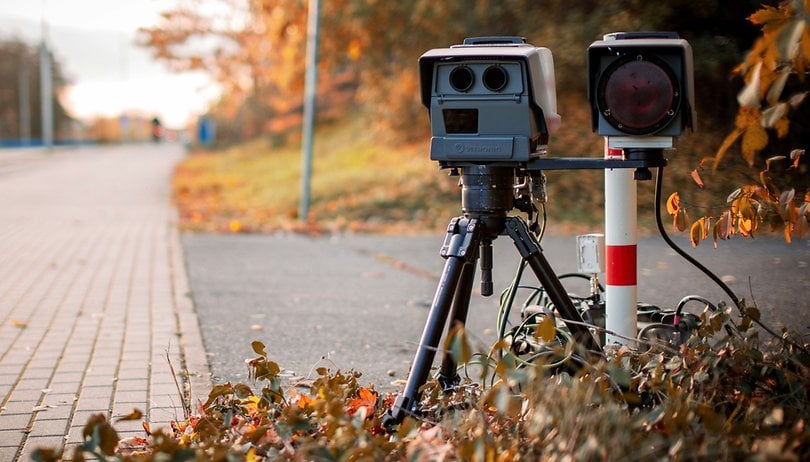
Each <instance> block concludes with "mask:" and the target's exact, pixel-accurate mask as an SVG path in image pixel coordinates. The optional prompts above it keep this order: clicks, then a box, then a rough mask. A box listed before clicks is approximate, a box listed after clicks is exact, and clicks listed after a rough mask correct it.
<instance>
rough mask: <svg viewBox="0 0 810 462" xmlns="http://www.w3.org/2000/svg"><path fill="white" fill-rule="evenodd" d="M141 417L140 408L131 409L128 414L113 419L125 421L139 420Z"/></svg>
mask: <svg viewBox="0 0 810 462" xmlns="http://www.w3.org/2000/svg"><path fill="white" fill-rule="evenodd" d="M142 417H143V412H141V410H140V409H133V410H132V411H130V413H129V414H127V415H125V416H121V417H119V418H117V419H115V421H116V422H125V421H129V420H139V419H141V418H142Z"/></svg>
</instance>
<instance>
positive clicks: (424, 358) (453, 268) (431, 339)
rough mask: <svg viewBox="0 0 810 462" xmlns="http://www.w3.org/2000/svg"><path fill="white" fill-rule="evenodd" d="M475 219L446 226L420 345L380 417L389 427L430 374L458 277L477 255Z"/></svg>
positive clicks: (410, 408) (411, 407)
mask: <svg viewBox="0 0 810 462" xmlns="http://www.w3.org/2000/svg"><path fill="white" fill-rule="evenodd" d="M477 235H478V233H477V231H476V222H475V220H467V219H462V218H455V219H453V221H452V222H451V223H450V226H449V227H448V230H447V237H446V238H445V243H444V245H443V246H442V251H441V254H442V257H445V258H446V259H447V261H445V263H444V270H443V271H442V276H441V279H440V280H439V285H438V287H437V288H436V294H435V295H434V297H433V303H432V304H431V307H430V313H429V314H428V319H427V322H426V323H425V328H424V330H423V331H422V337H421V338H420V340H419V347H418V349H417V350H416V356H415V357H414V359H413V364H412V365H411V373H410V375H409V376H408V381H407V382H406V384H405V391H403V392H402V394H401V395H400V396H398V397H397V399H396V401H395V402H394V405H393V406H391V409H389V410H388V412H387V413H386V415H385V417H384V418H383V422H382V423H383V425H384V426H385V427H391V426H393V425H397V424H398V423H400V422H402V419H404V418H405V415H406V414H410V413H414V412H415V411H416V407H417V404H418V403H419V388H421V387H422V385H424V384H425V382H426V381H427V378H428V375H429V374H430V366H431V365H432V364H433V359H434V357H435V355H436V350H438V347H439V340H441V335H442V329H443V327H444V325H445V323H446V322H447V316H448V314H449V313H450V307H451V302H452V301H453V299H454V296H455V293H456V290H457V287H458V285H459V280H460V279H461V275H462V272H463V270H464V267H465V266H472V265H470V264H469V260H470V259H471V258H474V257H475V255H476V253H475V252H476V248H477V247H476V246H477V245H478V239H477Z"/></svg>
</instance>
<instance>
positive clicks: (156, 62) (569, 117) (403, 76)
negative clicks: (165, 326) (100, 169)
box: [0, 0, 808, 230]
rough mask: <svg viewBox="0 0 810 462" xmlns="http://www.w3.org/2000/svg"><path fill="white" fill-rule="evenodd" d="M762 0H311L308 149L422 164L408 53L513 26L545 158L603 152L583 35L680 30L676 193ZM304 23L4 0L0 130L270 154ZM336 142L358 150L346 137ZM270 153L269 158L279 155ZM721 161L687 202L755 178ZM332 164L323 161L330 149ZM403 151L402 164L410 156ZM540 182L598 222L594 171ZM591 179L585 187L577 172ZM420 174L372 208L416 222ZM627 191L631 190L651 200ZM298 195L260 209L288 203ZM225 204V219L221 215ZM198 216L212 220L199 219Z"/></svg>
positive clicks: (297, 77) (714, 123) (253, 14)
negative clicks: (552, 106)
mask: <svg viewBox="0 0 810 462" xmlns="http://www.w3.org/2000/svg"><path fill="white" fill-rule="evenodd" d="M764 3H765V4H772V5H775V4H776V3H777V2H764ZM762 5H763V2H762V1H760V0H737V1H735V2H728V1H721V0H705V1H701V2H695V1H690V0H659V1H656V2H649V1H644V0H623V1H605V0H599V1H596V0H544V1H542V2H538V1H535V0H475V1H470V0H446V1H441V2H436V1H435V0H398V1H390V0H330V1H322V2H321V7H320V41H319V61H318V69H319V81H318V102H317V109H318V110H317V123H318V127H319V129H318V138H319V139H322V140H323V139H326V140H327V141H322V142H321V151H324V150H325V149H324V148H323V144H324V143H326V142H328V143H329V144H330V145H331V146H330V148H329V149H328V150H332V151H334V150H339V149H340V148H341V146H340V145H339V144H340V142H343V143H344V144H347V143H348V144H351V143H356V142H357V140H358V139H363V140H368V143H369V145H368V146H374V147H375V148H374V149H376V150H377V151H386V152H395V151H397V150H404V151H402V152H399V154H398V155H399V156H400V157H399V158H400V159H403V157H404V156H414V155H416V156H418V160H419V162H421V163H424V164H428V162H427V161H426V149H425V140H426V139H427V138H428V137H429V123H428V120H427V113H426V109H425V108H424V107H422V106H421V104H420V102H419V95H418V76H417V66H416V63H417V59H418V57H419V56H420V55H421V54H422V53H423V52H424V51H426V50H428V49H430V48H436V47H444V46H448V45H451V44H455V43H460V42H461V41H462V40H463V39H464V38H465V37H467V36H486V35H518V36H524V37H526V39H527V40H528V42H529V43H532V44H534V45H537V46H545V47H547V48H549V49H551V51H552V53H553V55H554V60H555V71H556V77H557V99H558V106H559V113H560V114H561V115H562V117H563V119H562V120H563V126H562V129H561V130H560V131H559V132H558V133H557V134H555V135H554V136H553V137H552V139H551V142H550V146H551V152H552V154H555V155H565V156H577V155H582V156H594V155H596V156H599V155H601V152H602V140H601V139H600V138H599V137H597V136H596V135H594V134H593V133H592V132H591V128H590V114H589V106H588V102H587V98H586V61H585V56H586V50H587V47H588V45H589V44H590V43H591V42H593V41H594V40H598V39H600V38H601V37H602V35H603V34H605V33H609V32H616V31H645V30H666V31H676V32H678V33H679V34H680V35H681V37H683V38H685V39H687V40H688V41H689V42H690V43H691V45H692V48H693V50H694V57H695V84H696V89H695V92H696V101H697V112H698V121H697V122H698V123H697V127H696V133H695V134H694V135H690V136H685V137H683V138H682V139H681V140H679V142H678V146H677V148H678V150H677V154H675V155H673V156H671V157H670V164H671V165H672V166H673V167H674V168H673V170H674V171H675V172H679V173H678V174H677V175H676V176H675V177H674V178H673V179H672V182H670V183H668V185H669V186H670V187H672V188H674V189H682V188H684V187H685V186H686V185H687V184H690V185H691V184H692V180H691V179H690V177H689V172H690V171H692V170H693V169H695V166H696V165H697V164H698V163H699V162H700V159H702V158H704V157H707V156H712V155H714V153H715V152H716V151H717V148H718V146H719V145H720V144H721V143H722V140H723V138H724V137H725V136H726V135H727V134H728V133H729V132H730V131H731V130H732V129H733V128H734V118H735V116H736V112H737V107H738V106H737V102H736V94H737V92H738V91H739V90H740V88H741V86H742V79H741V78H740V77H738V76H737V77H732V70H733V69H734V68H735V66H737V65H738V64H739V63H740V62H742V61H743V60H744V57H745V55H746V52H747V51H748V50H749V49H750V47H751V45H752V43H753V42H754V40H755V39H756V38H757V36H758V35H759V34H760V31H759V29H758V28H757V27H755V26H754V25H752V24H751V23H750V22H749V21H748V19H747V18H748V16H750V15H751V14H752V13H753V12H754V11H756V10H757V9H759V8H760V7H761V6H762ZM306 21H307V2H306V0H162V1H157V0H128V1H124V0H40V1H31V2H19V1H15V0H0V77H1V78H0V144H2V145H4V146H20V145H23V146H24V145H37V144H40V145H41V144H42V143H43V138H45V139H47V138H48V137H49V134H48V133H47V127H46V131H45V132H43V123H42V120H43V117H44V118H45V119H46V120H48V119H49V118H52V119H53V127H54V128H53V135H52V136H53V139H54V142H55V143H56V144H68V143H81V142H94V143H95V142H122V141H145V140H148V139H151V137H152V136H153V135H154V134H155V133H154V130H153V129H154V128H155V126H157V125H159V127H160V129H161V132H160V138H161V139H177V140H182V141H184V142H186V143H188V144H189V145H191V146H194V147H198V148H205V149H209V150H210V149H219V150H222V149H225V148H229V147H234V146H248V148H246V149H245V150H246V151H249V152H253V153H261V154H262V155H264V154H272V153H273V152H281V148H282V147H285V146H295V145H297V144H298V143H300V141H301V138H300V137H301V135H300V133H301V122H302V105H303V90H304V72H305V59H304V56H305V45H306V35H307V26H306ZM43 76H44V79H43ZM43 80H46V81H47V83H43ZM49 87H50V89H51V90H50V91H49V90H48V88H49ZM43 95H44V96H43ZM43 100H46V101H48V102H49V103H48V104H50V106H49V107H51V108H52V116H49V115H48V114H47V110H46V109H45V106H48V104H43ZM807 106H808V105H807V104H804V109H805V110H806V107H807ZM798 120H801V118H800V117H799V118H798ZM158 122H159V124H158ZM45 125H46V126H47V125H48V124H45ZM798 128H799V130H798V131H799V133H804V134H806V133H807V130H804V131H802V130H801V128H802V127H801V126H799V127H798ZM325 131H326V133H327V134H324V133H325ZM330 134H331V135H330ZM341 134H342V135H341ZM324 136H325V137H326V138H324ZM341 136H342V138H341ZM802 136H804V135H802ZM794 141H795V140H791V139H787V140H783V143H784V144H786V145H788V144H789V143H791V142H794ZM246 143H254V144H247V145H246ZM368 146H366V148H368ZM317 147H318V146H317V145H316V148H317ZM347 149H348V150H349V151H351V152H352V153H354V154H357V153H358V152H360V151H363V150H362V149H359V148H358V147H357V146H356V145H351V146H350V148H347ZM245 150H243V154H244V151H245ZM370 150H371V148H368V149H366V151H368V152H366V151H364V152H363V153H362V156H361V157H363V159H365V160H362V162H361V161H360V160H356V159H355V160H354V161H353V162H355V163H356V162H361V163H363V165H364V166H365V167H368V168H373V167H377V168H379V169H384V168H389V167H393V168H398V164H396V163H393V164H389V163H386V162H385V161H383V160H380V161H378V162H377V163H376V165H375V163H374V162H371V161H370V160H369V159H371V158H373V156H374V155H379V154H372V153H371V152H370ZM257 155H258V154H257ZM317 155H318V153H316V156H317ZM324 155H325V154H324ZM347 155H348V154H347ZM768 155H770V153H769V152H768V151H765V152H763V153H762V154H761V156H760V157H762V158H763V159H764V158H766V157H767V156H768ZM243 157H244V156H243ZM344 157H345V156H344ZM381 158H382V157H381ZM278 159H279V162H282V160H281V159H282V156H281V155H280V154H279V157H278ZM726 159H727V160H724V173H723V175H722V177H721V178H717V179H715V180H714V181H707V187H706V189H707V190H709V192H708V193H701V194H702V195H699V197H693V198H685V199H684V201H685V203H688V202H689V201H692V203H694V204H695V205H696V206H699V207H709V208H710V207H713V203H714V202H715V199H716V196H717V195H718V194H719V195H721V196H722V199H724V198H725V195H726V194H728V192H730V191H729V190H726V189H725V188H728V187H731V186H732V185H739V184H740V183H741V182H745V181H749V180H755V179H756V178H757V175H758V170H749V169H748V167H747V165H744V163H743V162H741V161H740V159H739V155H736V156H734V155H730V156H726ZM761 160H762V159H759V160H758V162H760V163H761ZM316 162H317V161H316ZM329 162H331V163H332V164H331V165H332V166H333V167H334V165H335V161H331V160H330V161H329ZM392 162H393V161H392ZM405 164H406V163H405V162H403V163H402V165H401V168H402V169H404V170H408V168H407V166H406V165H405ZM317 168H318V165H317V163H316V169H317ZM423 173H424V172H423ZM590 173H593V175H592V176H589V175H590ZM293 174H294V172H292V171H291V173H290V175H293ZM420 175H421V173H420ZM231 180H233V179H231ZM231 180H227V181H226V180H223V181H224V183H225V184H230V185H231V186H234V184H237V185H238V184H239V183H240V181H241V180H238V179H237V180H233V181H231ZM228 181H230V183H228ZM263 181H270V180H268V179H264V180H263ZM273 181H276V180H273ZM343 181H344V182H345V178H344V179H343ZM431 181H432V180H431ZM550 183H551V184H550V193H551V194H552V195H553V197H554V199H555V200H556V201H557V202H556V203H557V204H558V206H559V207H557V210H558V211H564V212H565V213H566V214H567V215H566V216H565V217H564V218H566V219H571V220H579V219H584V220H586V221H587V220H590V219H593V218H594V217H592V216H591V213H590V212H589V210H588V209H590V208H591V207H589V205H592V204H601V202H602V196H601V186H600V184H601V173H600V172H586V173H584V174H583V176H579V177H577V178H570V176H569V178H560V179H557V178H554V179H552V181H550ZM591 183H595V184H596V185H595V186H596V187H589V186H583V185H589V184H591ZM425 184H426V183H425V182H421V183H418V184H416V185H414V186H413V187H411V188H410V189H409V190H408V191H405V192H403V194H401V196H403V197H406V196H409V197H410V196H413V198H414V200H413V202H414V203H413V204H411V205H407V204H405V205H404V207H405V208H406V209H408V210H407V213H405V214H404V215H403V214H399V215H394V216H387V217H383V218H382V219H384V220H389V221H398V220H402V219H422V218H423V217H422V216H421V215H419V214H420V213H422V214H423V213H424V203H425V202H426V201H429V200H431V198H432V196H424V193H423V195H422V196H420V195H419V194H418V193H417V191H418V190H420V189H425ZM427 184H428V187H427V190H430V191H437V192H438V193H441V194H444V193H447V194H448V197H450V199H448V203H455V202H457V198H456V195H455V194H456V193H455V192H454V189H453V186H451V185H449V184H450V183H447V184H445V183H436V182H435V181H433V182H430V181H429V182H428V183H427ZM314 187H315V188H316V191H315V192H314V197H313V202H314V213H316V214H320V216H328V215H329V214H330V213H337V212H335V210H338V211H339V212H340V213H341V214H343V215H346V214H349V215H351V213H350V212H351V211H350V210H348V209H351V204H348V206H347V204H343V203H336V199H335V197H337V196H341V195H342V197H345V196H346V194H348V192H346V191H342V190H337V189H331V190H330V189H327V190H324V191H323V192H322V193H319V192H318V191H317V188H318V187H319V185H318V184H314ZM734 187H737V186H734ZM183 188H184V187H181V188H180V195H181V196H182V195H183V194H185V193H193V191H191V189H193V188H191V187H190V186H189V187H187V188H185V189H183ZM190 188H191V189H190ZM712 188H715V189H714V190H712ZM732 189H733V188H732ZM368 191H369V188H365V189H364V190H363V193H364V194H366V195H368ZM712 191H714V192H712ZM718 191H725V192H724V193H718ZM389 192H390V191H389ZM386 194H388V193H384V194H383V195H386ZM641 194H642V195H641V196H640V199H639V203H640V204H647V203H649V201H647V200H646V196H645V194H646V193H644V192H643V191H642V193H641ZM253 195H254V196H255V195H256V194H255V191H254V192H253ZM388 195H389V196H390V194H388ZM394 195H396V194H394ZM682 196H683V195H682ZM389 199H390V197H388V196H386V197H385V198H381V199H380V200H379V201H378V202H379V203H377V205H376V207H377V208H378V209H382V208H385V207H386V200H389ZM240 200H242V199H240ZM393 201H394V203H396V204H398V205H396V206H397V207H400V208H401V207H402V206H403V205H402V204H401V201H399V202H397V200H396V199H394V200H393ZM243 202H244V201H243ZM344 202H345V201H344ZM389 202H390V201H389ZM389 205H390V204H389ZM319 206H321V207H320V208H319ZM721 206H725V204H723V201H722V200H721V202H720V204H719V205H718V207H721ZM251 207H252V208H256V206H254V205H252V204H250V203H243V204H241V205H239V207H235V208H237V209H239V208H241V209H245V208H251ZM294 208H295V207H294V205H291V206H283V207H275V208H271V209H268V210H265V211H263V212H262V213H263V214H264V215H268V214H270V215H272V214H275V215H279V214H281V215H284V214H286V215H289V216H290V217H292V216H293V215H295V211H294ZM643 208H644V207H642V209H643ZM648 208H649V207H648ZM420 211H421V212H420ZM581 211H584V212H583V213H582V215H583V216H582V217H578V216H577V214H578V213H580V212H581ZM198 212H199V211H198ZM237 212H238V210H236V211H231V212H228V213H230V214H234V213H237ZM189 213H191V212H189ZM200 213H202V212H200ZM445 213H446V212H445V209H442V210H439V211H438V212H437V213H436V214H435V215H436V216H437V217H438V216H445ZM185 215H187V214H185V213H184V216H185ZM198 215H199V214H198ZM203 215H205V214H203ZM226 215H227V216H225V217H224V218H222V220H224V221H222V222H223V223H230V218H229V217H230V215H228V214H226ZM264 215H262V216H261V217H258V218H256V221H261V220H262V219H264V218H262V217H263V216H264ZM366 215H368V213H366ZM357 219H358V220H366V221H368V219H369V217H368V216H365V215H362V214H360V215H358V216H357ZM598 219H599V218H598V217H596V218H595V220H598ZM426 220H427V222H430V223H433V222H432V221H431V220H432V219H431V218H427V219H426ZM197 221H198V222H206V221H210V220H207V219H206V218H205V216H204V217H203V219H199V216H198V219H197ZM245 221H248V220H247V219H243V222H245ZM440 221H442V222H443V221H444V220H443V219H442V220H440ZM430 226H432V224H430ZM221 227H222V226H220V228H221ZM226 228H227V226H226ZM237 228H238V229H239V230H246V229H247V228H246V227H244V226H239V227H237Z"/></svg>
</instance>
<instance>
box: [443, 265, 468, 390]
mask: <svg viewBox="0 0 810 462" xmlns="http://www.w3.org/2000/svg"><path fill="white" fill-rule="evenodd" d="M474 278H475V260H473V261H472V262H470V263H467V264H466V265H464V268H462V270H461V276H460V279H459V282H458V287H456V295H455V298H454V299H453V310H452V311H451V314H450V324H449V325H448V327H447V335H448V337H449V335H450V332H452V331H453V329H455V328H456V326H457V325H461V326H464V324H465V323H466V322H467V312H468V311H469V309H470V297H471V295H472V288H473V280H474ZM456 366H457V363H456V359H455V358H453V355H452V354H451V353H450V352H449V351H446V352H445V353H444V359H443V360H442V366H441V369H439V383H440V384H441V386H442V388H443V389H445V390H449V389H452V388H454V387H455V386H456V385H458V374H457V373H456Z"/></svg>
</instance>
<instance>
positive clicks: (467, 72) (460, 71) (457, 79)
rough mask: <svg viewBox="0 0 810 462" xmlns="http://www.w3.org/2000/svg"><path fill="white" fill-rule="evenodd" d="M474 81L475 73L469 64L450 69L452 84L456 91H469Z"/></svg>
mask: <svg viewBox="0 0 810 462" xmlns="http://www.w3.org/2000/svg"><path fill="white" fill-rule="evenodd" d="M473 82H475V74H473V71H472V69H470V68H469V67H467V66H458V67H456V68H454V69H453V70H452V71H450V86H451V87H453V89H454V90H456V91H460V92H466V91H469V90H470V88H472V86H473Z"/></svg>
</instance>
